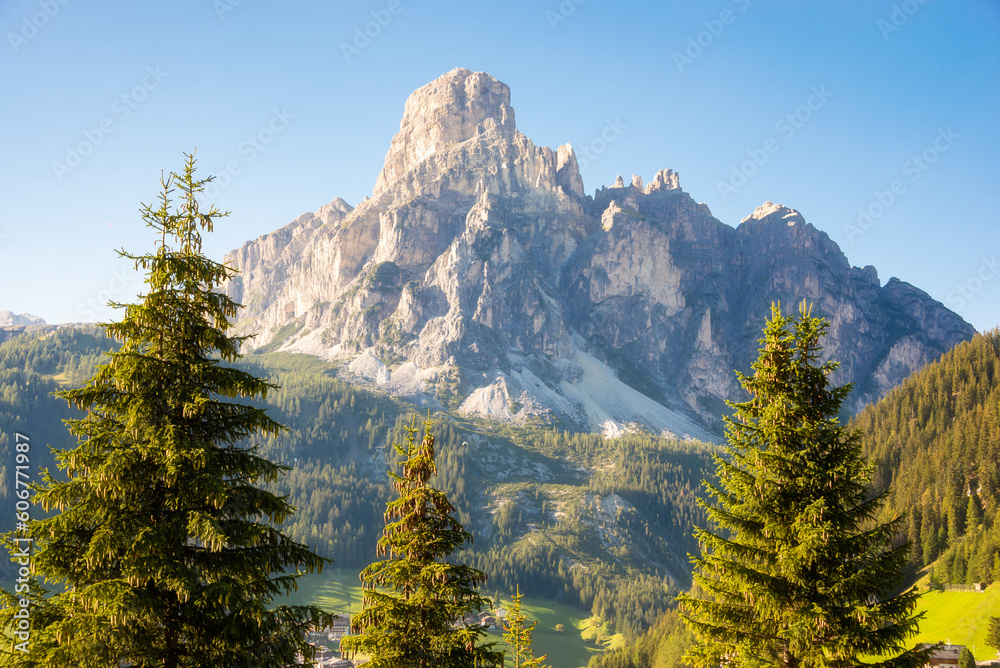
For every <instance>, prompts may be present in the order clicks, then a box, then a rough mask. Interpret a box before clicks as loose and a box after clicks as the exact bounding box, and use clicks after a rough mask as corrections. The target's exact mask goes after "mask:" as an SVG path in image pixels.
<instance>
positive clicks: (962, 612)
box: [914, 584, 1000, 661]
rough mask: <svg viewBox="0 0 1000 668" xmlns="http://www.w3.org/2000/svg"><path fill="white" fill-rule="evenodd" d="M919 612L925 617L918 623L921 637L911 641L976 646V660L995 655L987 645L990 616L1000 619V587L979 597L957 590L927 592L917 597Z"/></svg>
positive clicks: (995, 585) (997, 585)
mask: <svg viewBox="0 0 1000 668" xmlns="http://www.w3.org/2000/svg"><path fill="white" fill-rule="evenodd" d="M918 610H920V611H926V613H927V616H926V617H925V618H924V621H923V622H921V623H920V635H919V636H918V637H917V638H916V640H915V641H914V642H926V643H936V642H946V641H951V642H952V643H953V644H956V645H967V646H968V647H969V648H970V649H971V648H972V647H973V646H975V648H976V649H975V654H976V659H978V660H980V661H984V660H986V659H990V658H992V657H994V656H995V654H996V651H997V650H996V649H994V648H992V647H988V646H987V645H986V631H987V625H988V622H989V618H990V617H1000V584H994V585H992V586H990V587H988V588H987V589H986V591H985V592H984V593H982V594H976V593H973V592H960V591H930V592H926V593H925V594H924V595H923V596H921V597H920V604H919V606H918Z"/></svg>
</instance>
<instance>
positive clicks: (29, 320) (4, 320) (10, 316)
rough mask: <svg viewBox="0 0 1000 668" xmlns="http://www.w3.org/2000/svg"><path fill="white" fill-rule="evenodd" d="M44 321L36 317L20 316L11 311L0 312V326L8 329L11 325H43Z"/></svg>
mask: <svg viewBox="0 0 1000 668" xmlns="http://www.w3.org/2000/svg"><path fill="white" fill-rule="evenodd" d="M44 324H45V321H44V320H42V319H41V318H39V317H38V316H37V315H31V314H30V313H22V314H20V315H18V314H16V313H14V312H12V311H0V326H2V327H9V326H12V325H44Z"/></svg>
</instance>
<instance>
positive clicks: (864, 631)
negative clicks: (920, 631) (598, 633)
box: [679, 303, 927, 668]
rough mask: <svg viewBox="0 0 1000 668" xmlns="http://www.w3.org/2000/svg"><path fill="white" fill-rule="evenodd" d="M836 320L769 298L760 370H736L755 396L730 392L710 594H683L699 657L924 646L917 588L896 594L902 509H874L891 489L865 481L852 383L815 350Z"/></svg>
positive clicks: (777, 660) (733, 659)
mask: <svg viewBox="0 0 1000 668" xmlns="http://www.w3.org/2000/svg"><path fill="white" fill-rule="evenodd" d="M828 327H829V323H828V322H827V321H826V320H825V319H822V318H816V317H813V316H812V315H811V313H810V311H809V310H807V309H806V307H805V304H804V303H803V307H802V309H801V311H800V314H799V316H798V317H785V316H782V315H781V311H780V306H779V305H772V309H771V318H770V320H768V322H767V324H766V327H765V329H764V338H762V339H761V340H760V343H761V348H760V355H759V357H758V359H757V361H756V362H754V364H753V375H752V376H746V375H744V374H740V373H737V376H738V378H739V380H740V382H741V383H742V385H743V387H744V388H745V389H746V390H747V392H748V393H749V395H750V398H749V399H748V400H747V401H744V402H741V403H731V404H730V406H731V407H732V408H733V409H734V411H735V412H734V416H733V418H731V419H728V418H727V419H726V440H727V446H726V448H725V452H726V454H725V456H716V458H715V459H716V464H717V477H718V482H717V483H712V482H708V481H706V482H705V483H704V485H705V488H706V490H707V492H708V494H709V495H710V497H711V498H712V499H714V502H702V506H703V507H704V508H705V510H706V511H707V513H708V517H709V519H710V520H711V521H712V523H713V524H714V525H715V528H716V530H715V531H710V530H708V529H703V528H699V529H696V531H695V535H696V537H697V538H698V540H699V543H700V544H701V545H702V552H701V555H700V556H695V557H692V563H693V565H694V569H695V573H694V579H695V582H696V583H697V584H698V585H699V586H700V587H701V589H702V590H703V594H702V595H695V596H692V595H683V596H681V597H679V600H680V601H681V603H682V609H683V611H684V616H685V619H686V621H687V623H688V624H689V625H690V627H691V629H692V630H693V631H694V633H695V635H696V636H697V638H698V642H697V643H696V645H695V646H694V647H693V648H692V649H691V650H690V651H689V652H688V654H687V656H686V659H687V660H688V661H690V662H691V663H692V664H693V665H696V666H718V665H724V666H754V667H759V666H783V667H785V668H795V667H797V666H810V667H812V666H815V667H823V668H841V667H844V666H853V665H857V664H858V663H859V662H860V660H861V658H862V657H864V658H865V661H866V663H869V664H870V665H885V666H893V667H894V668H903V667H910V666H913V667H916V666H922V665H923V663H924V662H925V658H926V655H927V652H926V651H923V650H917V649H913V650H906V647H905V644H906V641H907V640H908V639H909V638H910V637H911V636H913V635H914V634H915V633H916V631H917V624H918V621H919V619H920V617H922V614H921V615H915V614H914V609H915V606H916V602H917V598H918V596H919V595H918V593H917V592H916V590H915V589H910V590H907V591H904V592H902V593H896V589H897V587H898V585H899V581H900V573H901V569H902V567H903V565H904V563H905V560H906V556H907V551H908V547H907V546H906V545H898V546H895V547H894V546H893V539H894V537H895V536H896V535H897V534H898V532H899V531H900V529H901V527H902V521H903V520H902V517H897V518H896V519H895V520H893V521H891V522H888V523H881V524H880V523H878V522H877V521H876V517H877V515H878V511H879V509H880V507H881V505H882V501H883V498H884V496H872V495H871V494H870V493H869V485H870V481H871V476H872V471H873V467H871V466H870V465H868V464H867V463H866V462H865V461H864V459H863V457H862V455H861V450H860V445H859V435H858V434H857V433H850V432H848V431H847V430H846V429H845V428H844V427H843V426H842V425H841V424H840V422H839V420H838V414H839V413H840V408H841V405H842V404H843V402H844V399H845V398H846V397H847V396H848V393H849V392H850V390H851V386H850V384H848V385H844V386H841V387H831V386H830V382H829V376H830V374H831V373H832V372H833V371H834V369H836V367H837V363H835V362H825V363H824V362H821V360H820V355H821V346H820V339H821V338H822V336H823V335H824V333H825V332H826V330H827V328H828ZM887 655H888V658H885V657H887Z"/></svg>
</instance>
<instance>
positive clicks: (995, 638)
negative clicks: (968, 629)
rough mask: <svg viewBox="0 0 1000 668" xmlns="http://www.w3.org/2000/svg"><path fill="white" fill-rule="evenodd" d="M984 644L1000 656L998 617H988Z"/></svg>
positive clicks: (999, 619)
mask: <svg viewBox="0 0 1000 668" xmlns="http://www.w3.org/2000/svg"><path fill="white" fill-rule="evenodd" d="M986 644H987V645H989V646H990V647H992V648H993V649H995V650H996V651H997V653H998V654H1000V617H990V621H989V626H987V630H986Z"/></svg>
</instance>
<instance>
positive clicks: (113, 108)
mask: <svg viewBox="0 0 1000 668" xmlns="http://www.w3.org/2000/svg"><path fill="white" fill-rule="evenodd" d="M379 19H381V21H382V24H384V25H380V24H378V23H377V22H376V21H377V20H379ZM373 22H375V23H373ZM366 28H367V30H368V32H370V33H372V34H374V35H375V36H374V37H370V38H367V39H368V42H367V43H366V42H365V41H364V39H362V38H358V34H359V33H363V32H364V31H365V30H366ZM0 36H2V38H3V39H2V43H0V90H2V91H3V96H2V99H0V121H2V122H0V149H2V156H3V160H2V166H0V170H2V173H0V263H2V268H3V270H2V271H0V310H4V309H8V310H12V311H14V312H16V313H20V312H29V313H32V314H35V315H39V316H42V317H43V318H45V319H46V320H47V321H48V322H68V321H81V320H94V319H101V318H107V317H109V316H110V315H111V311H110V310H109V309H106V308H103V307H100V308H95V304H97V303H98V302H103V301H106V299H107V298H108V297H112V298H114V299H118V300H124V301H128V300H130V299H131V298H132V297H133V296H134V295H135V294H136V293H137V292H138V291H139V290H140V288H141V284H140V281H139V280H138V279H137V278H135V277H134V276H133V275H131V272H129V271H128V270H129V267H128V265H127V263H126V262H125V261H123V260H119V259H118V258H117V256H116V254H115V253H114V249H115V248H121V247H125V248H126V249H129V250H131V251H135V252H144V251H146V250H148V249H150V248H151V247H152V241H153V239H152V235H151V233H150V232H149V231H148V230H146V229H145V228H144V227H143V226H142V224H141V221H140V218H139V216H138V208H139V204H140V202H150V201H152V200H153V198H154V197H155V196H156V193H157V188H158V184H157V180H158V178H159V175H160V170H161V169H166V170H171V169H175V170H176V169H179V168H180V167H181V164H182V160H183V157H182V152H184V151H190V150H192V149H194V148H195V147H197V151H198V157H199V166H200V170H201V172H202V173H203V174H206V175H207V174H209V173H216V174H226V172H227V164H228V163H233V164H235V166H236V170H234V171H238V174H234V175H232V176H231V178H229V183H228V185H227V186H226V187H225V188H224V189H222V190H221V192H220V193H219V195H218V197H217V203H218V204H219V206H220V207H222V208H224V209H229V210H232V212H233V215H232V217H231V218H229V219H228V220H227V221H222V222H221V223H220V225H219V226H218V227H217V228H216V233H215V234H214V235H213V236H212V237H211V238H210V239H208V240H207V242H206V250H207V251H208V253H209V254H210V255H211V256H212V257H215V258H217V259H221V258H222V256H223V254H224V253H225V252H226V251H228V250H230V249H232V248H235V247H238V246H239V245H240V244H242V243H243V242H244V241H246V240H248V239H251V238H254V237H256V236H258V235H260V234H264V233H267V232H270V231H272V230H274V229H277V228H278V227H280V226H282V225H284V224H286V223H287V222H289V221H291V220H292V219H293V218H295V217H297V216H298V215H300V214H301V213H303V212H306V211H314V210H316V209H317V208H319V207H320V206H322V205H323V204H325V203H327V202H329V201H330V200H332V199H333V198H335V197H343V198H344V199H345V200H347V201H348V202H350V203H351V204H357V202H358V201H360V200H361V199H362V198H363V197H364V196H365V195H368V194H370V193H371V190H372V187H373V185H374V183H375V177H376V176H377V174H378V171H379V169H380V167H381V163H382V160H383V158H384V156H385V152H386V150H387V148H388V146H389V141H390V139H391V138H392V135H393V133H394V132H395V131H396V130H397V129H398V127H399V119H400V117H401V115H402V111H403V103H404V101H405V100H406V97H407V96H408V95H409V93H410V92H411V91H413V90H414V89H416V88H417V87H419V86H421V85H423V84H425V83H427V82H428V81H431V80H432V79H434V78H435V77H437V76H439V75H441V74H442V73H444V72H447V71H448V70H450V69H452V68H454V67H467V68H470V69H473V70H483V71H486V72H489V73H491V74H492V75H494V76H495V77H497V78H498V79H500V80H501V81H504V82H505V83H507V84H508V85H509V86H510V87H511V91H512V94H511V97H512V104H513V106H514V109H515V111H516V116H517V124H518V127H519V128H520V129H521V130H522V131H523V132H524V133H525V134H526V135H528V136H529V137H530V138H532V139H533V140H534V142H535V143H536V144H537V145H549V146H557V145H559V144H563V143H565V142H571V143H572V144H573V145H574V146H575V147H576V148H577V150H578V154H579V153H580V152H582V149H583V148H585V147H590V149H591V150H592V151H593V153H592V155H591V159H589V160H587V163H588V164H587V165H586V168H585V169H584V171H583V178H584V184H585V186H586V189H587V191H588V192H593V190H594V189H595V188H597V187H600V186H601V185H603V184H610V183H611V182H613V180H614V178H615V176H616V175H617V174H622V175H623V176H624V177H625V178H626V179H628V178H629V177H630V176H631V174H632V173H633V172H635V173H638V174H639V175H641V176H642V177H643V178H644V179H646V180H648V179H649V178H650V177H651V176H652V175H653V173H654V172H655V171H656V170H658V169H660V168H664V167H669V168H672V169H674V170H677V171H679V172H680V174H681V185H682V186H683V188H684V189H685V190H686V191H687V192H689V193H691V194H692V196H693V197H694V198H695V199H696V200H698V201H703V202H705V203H707V204H708V205H709V207H710V208H711V210H712V212H713V213H714V214H715V216H716V217H717V218H719V219H720V220H722V221H723V222H725V223H727V224H730V225H736V224H738V223H739V221H740V220H741V219H742V218H743V217H745V216H747V215H748V214H750V213H751V212H752V211H753V210H754V208H755V207H757V206H758V205H760V204H761V203H762V202H764V201H766V200H772V201H775V202H780V203H782V204H785V205H787V206H790V207H793V208H795V209H798V210H799V211H801V212H802V214H803V215H804V216H805V218H806V220H807V221H809V222H811V223H812V224H814V225H815V226H816V227H818V228H820V229H822V230H824V231H826V232H827V233H829V234H830V236H831V237H832V238H833V239H834V240H835V241H837V242H838V243H839V244H840V246H841V248H842V249H843V250H844V252H845V253H846V254H847V257H848V259H849V260H850V261H851V263H852V264H855V265H859V266H861V265H867V264H873V265H875V266H876V267H877V268H878V270H879V275H880V277H881V278H882V280H883V282H884V281H885V280H887V279H888V278H889V277H890V276H897V277H899V278H901V279H902V280H905V281H909V282H911V283H913V284H915V285H917V286H918V287H920V288H922V289H924V290H926V291H927V292H929V293H930V294H931V295H932V296H933V297H935V298H936V299H938V300H940V301H941V302H942V303H944V304H945V305H947V306H949V307H950V308H953V309H955V310H956V311H958V312H959V313H960V314H961V315H962V316H964V317H965V318H966V319H967V320H969V321H970V322H971V323H972V324H973V325H975V326H976V327H977V328H978V329H980V330H983V329H987V328H992V327H995V326H996V325H998V324H1000V309H998V306H1000V265H998V264H997V263H996V261H997V260H1000V235H998V234H997V230H998V226H997V213H996V209H997V207H996V204H995V199H996V193H997V192H998V191H1000V187H998V185H997V184H998V183H1000V168H998V160H997V155H998V149H1000V124H998V122H997V119H998V109H1000V3H998V2H996V1H995V0H989V1H986V0H971V1H969V2H963V3H956V2H943V1H941V0H928V1H927V2H920V0H906V1H905V2H903V1H898V0H897V1H896V2H888V1H873V0H856V1H846V0H845V1H843V2H830V3H803V2H791V1H787V2H783V1H773V2H766V1H764V0H711V1H705V2H698V3H692V2H629V3H622V2H615V3H611V2H599V1H598V0H562V2H561V3H560V2H559V1H558V0H551V1H548V2H545V1H541V2H539V1H537V0H536V1H533V2H527V1H515V2H493V3H478V2H474V3H469V2H450V1H449V2H427V1H421V2H418V1H415V0H370V1H365V2H354V3H347V2H319V1H313V2H308V1H307V2H296V3H277V2H262V1H261V0H257V1H252V0H243V1H242V2H240V1H239V0H216V1H214V2H213V0H198V1H195V0H182V1H175V2H167V1H166V0H145V1H143V2H136V1H135V0H130V1H129V2H125V1H117V2H115V1H103V2H96V1H94V0H89V1H88V0H24V1H21V0H15V1H9V0H8V1H5V2H3V3H2V5H0ZM356 38H357V43H356V44H355V39H356ZM345 45H349V46H350V47H351V48H350V49H346V50H347V51H348V53H347V54H346V55H345ZM359 47H360V48H359ZM354 49H356V51H354ZM609 123H611V124H613V125H615V126H616V127H617V128H618V129H615V130H609V129H608V128H609V126H608V124H609ZM269 126H270V127H269ZM273 129H277V130H278V131H277V132H272V131H271V130H273ZM602 134H604V135H605V137H610V138H612V140H611V141H607V142H605V141H604V139H603V138H602ZM252 136H257V137H259V139H258V140H257V143H258V147H259V148H254V147H253V146H252V145H251V144H249V143H246V142H247V139H248V137H252ZM265 140H266V141H265ZM78 149H79V150H78ZM74 152H75V153H83V152H86V153H87V155H76V156H75V157H74ZM755 158H756V161H755V160H754V159H755ZM914 158H916V160H914ZM748 161H749V162H748ZM893 189H895V191H896V192H893ZM880 199H881V200H882V201H881V202H880V201H879V200H880ZM859 208H861V209H863V210H867V211H868V212H869V215H870V217H869V218H867V219H862V221H861V223H862V224H861V225H859V223H858V218H859V213H858V210H859ZM852 225H853V226H854V227H851V226H852Z"/></svg>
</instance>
